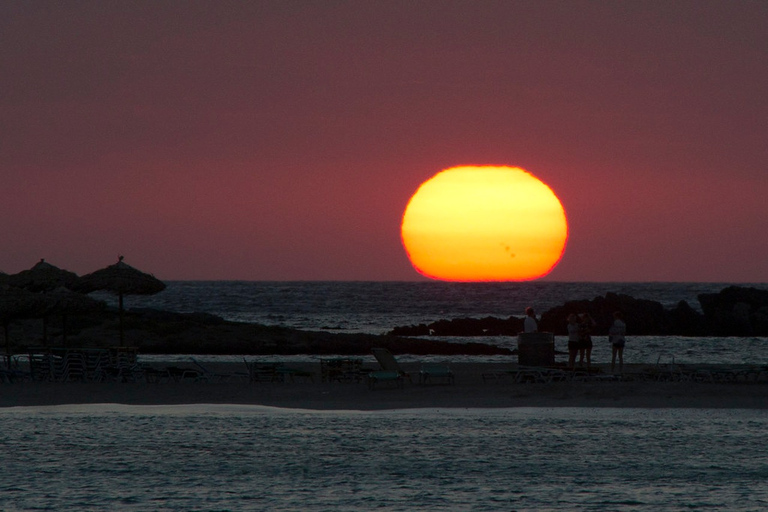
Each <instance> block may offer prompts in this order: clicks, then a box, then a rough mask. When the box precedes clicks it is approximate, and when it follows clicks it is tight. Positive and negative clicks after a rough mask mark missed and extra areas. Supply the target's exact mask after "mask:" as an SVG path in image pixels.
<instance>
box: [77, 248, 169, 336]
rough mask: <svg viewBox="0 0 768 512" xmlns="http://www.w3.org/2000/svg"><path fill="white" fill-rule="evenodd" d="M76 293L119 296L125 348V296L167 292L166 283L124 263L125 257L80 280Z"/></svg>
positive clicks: (121, 328)
mask: <svg viewBox="0 0 768 512" xmlns="http://www.w3.org/2000/svg"><path fill="white" fill-rule="evenodd" d="M75 289H76V291H80V292H83V293H90V292H95V291H98V290H104V291H108V292H112V293H114V294H116V295H117V296H118V307H119V309H120V346H121V347H122V346H123V341H124V339H123V295H154V294H156V293H159V292H161V291H163V290H165V283H163V282H162V281H160V280H159V279H157V278H156V277H155V276H153V275H151V274H147V273H144V272H142V271H140V270H137V269H135V268H133V267H132V266H130V265H128V264H127V263H123V257H122V256H120V257H119V258H118V261H117V263H115V264H114V265H110V266H108V267H106V268H103V269H101V270H97V271H96V272H92V273H90V274H86V275H84V276H83V277H81V278H80V281H79V282H78V284H77V286H75Z"/></svg>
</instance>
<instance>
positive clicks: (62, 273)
mask: <svg viewBox="0 0 768 512" xmlns="http://www.w3.org/2000/svg"><path fill="white" fill-rule="evenodd" d="M77 280H78V277H77V274H75V273H74V272H70V271H68V270H63V269H60V268H59V267H57V266H55V265H51V264H50V263H48V262H46V261H45V259H42V258H41V259H40V261H38V262H37V263H36V264H35V265H34V266H33V267H32V268H30V269H27V270H22V271H21V272H19V273H17V274H13V275H10V276H8V277H7V279H6V283H7V284H9V285H11V286H15V287H17V288H24V289H25V290H29V291H31V292H42V293H47V292H50V291H51V290H55V289H56V288H60V287H64V288H69V289H72V288H73V287H74V286H75V285H76V284H77ZM43 344H44V345H48V319H47V315H43Z"/></svg>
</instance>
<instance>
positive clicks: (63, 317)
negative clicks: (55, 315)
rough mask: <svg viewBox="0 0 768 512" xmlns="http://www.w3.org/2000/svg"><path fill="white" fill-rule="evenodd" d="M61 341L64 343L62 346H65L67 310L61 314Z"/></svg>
mask: <svg viewBox="0 0 768 512" xmlns="http://www.w3.org/2000/svg"><path fill="white" fill-rule="evenodd" d="M61 338H62V339H61V342H62V343H63V344H64V346H65V347H66V346H67V312H66V311H64V313H63V314H62V315H61Z"/></svg>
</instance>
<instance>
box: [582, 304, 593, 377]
mask: <svg viewBox="0 0 768 512" xmlns="http://www.w3.org/2000/svg"><path fill="white" fill-rule="evenodd" d="M594 327H595V321H594V320H593V319H592V317H591V316H589V313H584V314H582V315H581V318H580V319H579V366H584V356H587V370H589V369H590V367H591V365H592V329H593V328H594Z"/></svg>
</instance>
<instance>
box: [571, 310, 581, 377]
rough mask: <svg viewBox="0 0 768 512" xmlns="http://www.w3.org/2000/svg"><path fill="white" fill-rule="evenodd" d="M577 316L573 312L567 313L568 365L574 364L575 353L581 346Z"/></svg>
mask: <svg viewBox="0 0 768 512" xmlns="http://www.w3.org/2000/svg"><path fill="white" fill-rule="evenodd" d="M579 339H580V338H579V317H578V316H576V314H575V313H571V314H570V315H568V367H569V368H570V369H571V370H573V368H574V366H576V354H577V353H578V352H579V347H580V346H581V344H580V342H579Z"/></svg>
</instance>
